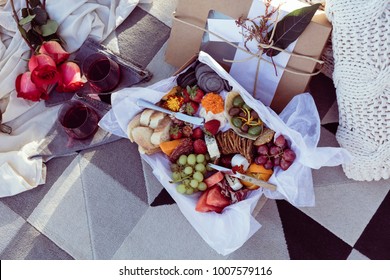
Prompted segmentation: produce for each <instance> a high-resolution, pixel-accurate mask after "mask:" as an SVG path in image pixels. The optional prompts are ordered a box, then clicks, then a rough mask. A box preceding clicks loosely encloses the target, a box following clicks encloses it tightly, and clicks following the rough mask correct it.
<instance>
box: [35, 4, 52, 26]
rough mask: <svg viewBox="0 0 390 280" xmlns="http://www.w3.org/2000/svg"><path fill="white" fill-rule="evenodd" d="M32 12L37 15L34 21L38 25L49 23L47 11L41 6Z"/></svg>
mask: <svg viewBox="0 0 390 280" xmlns="http://www.w3.org/2000/svg"><path fill="white" fill-rule="evenodd" d="M32 13H33V14H34V15H35V18H34V23H36V24H38V25H44V24H46V23H47V19H48V15H47V12H46V11H45V10H43V9H42V8H41V7H35V8H34V9H33V11H32Z"/></svg>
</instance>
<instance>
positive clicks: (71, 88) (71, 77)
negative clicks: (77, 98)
mask: <svg viewBox="0 0 390 280" xmlns="http://www.w3.org/2000/svg"><path fill="white" fill-rule="evenodd" d="M58 70H59V72H60V78H59V80H58V86H57V91H59V92H75V91H77V90H79V89H80V88H82V87H83V86H84V82H83V80H82V79H81V73H80V67H79V66H78V65H77V64H76V63H74V62H71V61H68V62H65V63H63V64H61V65H60V66H59V68H58Z"/></svg>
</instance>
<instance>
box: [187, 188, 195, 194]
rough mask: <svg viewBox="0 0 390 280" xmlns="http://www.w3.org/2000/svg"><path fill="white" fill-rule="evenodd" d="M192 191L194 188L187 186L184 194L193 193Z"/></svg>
mask: <svg viewBox="0 0 390 280" xmlns="http://www.w3.org/2000/svg"><path fill="white" fill-rule="evenodd" d="M193 193H194V189H193V188H187V189H186V194H193Z"/></svg>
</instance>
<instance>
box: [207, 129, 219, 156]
mask: <svg viewBox="0 0 390 280" xmlns="http://www.w3.org/2000/svg"><path fill="white" fill-rule="evenodd" d="M204 140H205V142H206V146H207V151H208V152H209V155H210V158H211V159H216V158H219V157H220V156H221V153H220V152H219V148H218V144H217V140H215V137H214V136H210V135H207V134H205V136H204Z"/></svg>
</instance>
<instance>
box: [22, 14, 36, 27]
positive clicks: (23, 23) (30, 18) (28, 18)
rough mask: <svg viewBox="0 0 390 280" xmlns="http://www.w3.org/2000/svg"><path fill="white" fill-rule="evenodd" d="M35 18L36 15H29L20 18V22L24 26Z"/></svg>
mask: <svg viewBox="0 0 390 280" xmlns="http://www.w3.org/2000/svg"><path fill="white" fill-rule="evenodd" d="M34 18H35V15H28V16H27V17H25V18H22V19H21V20H19V24H20V25H22V26H23V25H25V24H27V23H30V22H31V21H32V20H33V19H34Z"/></svg>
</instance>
